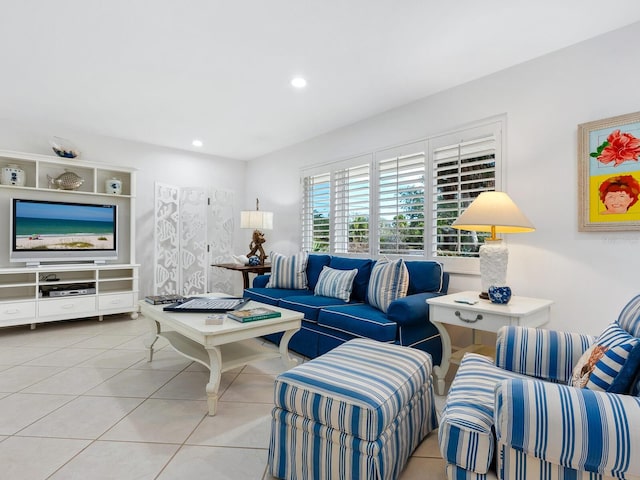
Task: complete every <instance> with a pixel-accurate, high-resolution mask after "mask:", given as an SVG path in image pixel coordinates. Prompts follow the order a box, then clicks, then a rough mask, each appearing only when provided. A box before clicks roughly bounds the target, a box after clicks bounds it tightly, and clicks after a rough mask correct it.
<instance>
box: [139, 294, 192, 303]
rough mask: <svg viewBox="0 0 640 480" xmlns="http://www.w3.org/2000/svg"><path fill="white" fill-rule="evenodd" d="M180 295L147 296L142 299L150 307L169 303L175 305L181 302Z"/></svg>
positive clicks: (181, 297)
mask: <svg viewBox="0 0 640 480" xmlns="http://www.w3.org/2000/svg"><path fill="white" fill-rule="evenodd" d="M183 298H184V297H183V296H182V295H147V296H146V297H144V299H145V301H146V302H147V303H150V304H151V305H166V304H169V303H176V302H179V301H180V300H182V299H183Z"/></svg>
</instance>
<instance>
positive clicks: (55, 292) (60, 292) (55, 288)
mask: <svg viewBox="0 0 640 480" xmlns="http://www.w3.org/2000/svg"><path fill="white" fill-rule="evenodd" d="M40 291H41V292H42V296H43V297H68V296H72V295H92V294H94V293H96V288H95V285H93V284H91V283H68V284H66V285H42V286H41V287H40Z"/></svg>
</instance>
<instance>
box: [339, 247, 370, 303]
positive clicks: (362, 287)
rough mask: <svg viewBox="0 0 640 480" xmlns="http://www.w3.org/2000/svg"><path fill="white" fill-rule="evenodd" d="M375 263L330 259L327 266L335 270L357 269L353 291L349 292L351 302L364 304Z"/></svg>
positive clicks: (340, 258)
mask: <svg viewBox="0 0 640 480" xmlns="http://www.w3.org/2000/svg"><path fill="white" fill-rule="evenodd" d="M374 263H375V262H374V261H373V260H371V259H367V258H347V257H331V261H330V262H329V266H330V267H331V268H335V269H336V270H353V269H354V268H357V269H358V274H357V275H356V278H354V280H353V291H352V292H351V300H354V301H357V302H364V300H365V298H366V297H367V288H368V286H369V277H370V276H371V268H372V267H373V264H374Z"/></svg>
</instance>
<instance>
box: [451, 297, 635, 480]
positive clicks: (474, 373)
mask: <svg viewBox="0 0 640 480" xmlns="http://www.w3.org/2000/svg"><path fill="white" fill-rule="evenodd" d="M617 322H618V324H619V325H620V326H621V327H622V328H623V329H624V330H626V331H627V332H628V333H630V334H631V335H633V336H634V337H640V295H639V296H637V297H635V298H634V299H633V300H632V301H631V302H629V304H628V305H627V306H626V307H625V308H624V309H623V311H622V312H621V314H620V316H619V318H618V320H617ZM595 340H596V338H595V337H592V336H588V335H582V334H576V333H564V332H558V331H552V330H542V329H532V328H522V327H504V328H502V329H501V330H500V331H499V332H498V339H497V349H496V360H495V364H494V363H493V362H492V361H491V360H490V359H489V358H487V357H483V356H480V355H474V354H467V355H466V356H465V358H464V359H463V361H462V363H461V365H460V368H459V370H458V372H457V374H456V377H455V379H454V381H453V383H452V385H451V389H450V391H449V395H448V397H447V402H446V405H445V408H444V411H443V415H442V418H441V421H440V431H439V437H440V438H439V440H440V449H441V452H442V454H443V457H444V458H445V460H446V462H447V467H446V468H447V476H448V478H449V479H485V478H487V472H488V471H489V469H490V468H491V466H492V465H494V461H495V468H496V473H497V476H498V478H499V479H519V480H520V479H524V478H535V479H538V478H540V479H587V478H588V479H590V480H592V479H609V478H619V479H640V397H638V396H633V395H622V394H615V393H606V392H600V391H594V390H588V389H580V388H575V387H570V386H567V382H568V380H569V379H570V378H571V375H572V371H573V366H574V365H575V364H576V363H577V361H578V359H579V358H580V357H581V356H582V354H583V353H584V352H585V351H586V350H587V349H588V348H589V346H590V345H592V344H593V343H594V342H595ZM638 381H640V380H638V377H636V382H638ZM635 393H636V394H637V393H638V388H637V386H636V388H635Z"/></svg>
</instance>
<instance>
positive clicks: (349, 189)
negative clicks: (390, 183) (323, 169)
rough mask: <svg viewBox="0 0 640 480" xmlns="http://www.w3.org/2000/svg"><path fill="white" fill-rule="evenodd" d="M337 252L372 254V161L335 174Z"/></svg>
mask: <svg viewBox="0 0 640 480" xmlns="http://www.w3.org/2000/svg"><path fill="white" fill-rule="evenodd" d="M333 184H334V185H335V187H334V194H333V198H334V207H335V208H334V212H335V213H334V222H333V223H334V242H333V243H334V247H333V251H334V252H336V253H369V198H370V192H369V190H370V188H369V164H368V163H367V164H364V165H358V166H356V167H351V168H345V169H342V170H338V171H336V172H335V173H334V181H333Z"/></svg>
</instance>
